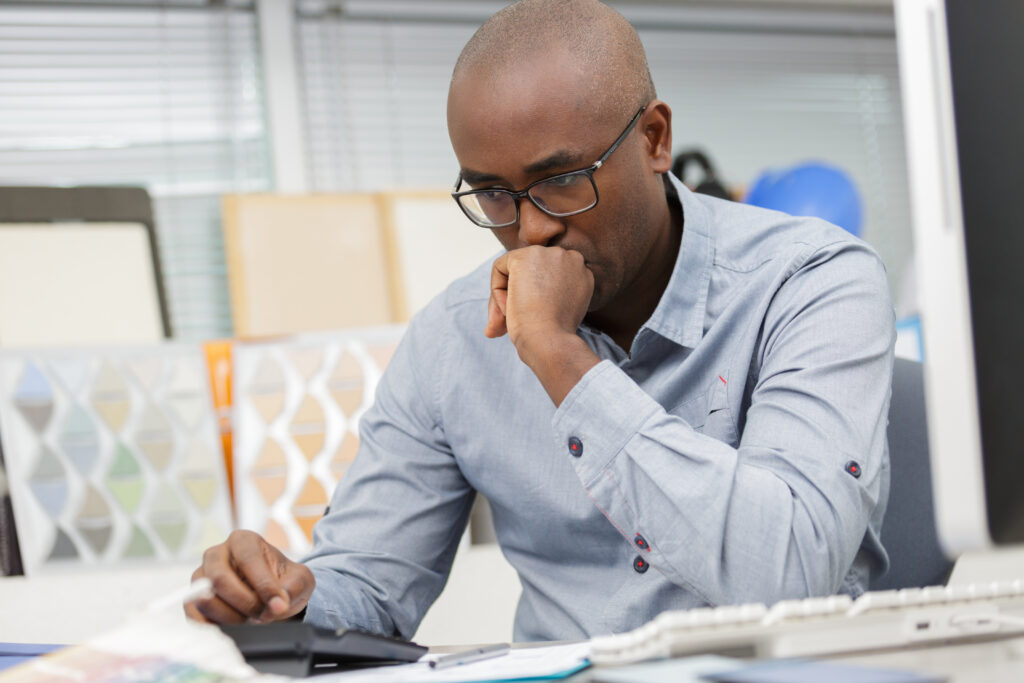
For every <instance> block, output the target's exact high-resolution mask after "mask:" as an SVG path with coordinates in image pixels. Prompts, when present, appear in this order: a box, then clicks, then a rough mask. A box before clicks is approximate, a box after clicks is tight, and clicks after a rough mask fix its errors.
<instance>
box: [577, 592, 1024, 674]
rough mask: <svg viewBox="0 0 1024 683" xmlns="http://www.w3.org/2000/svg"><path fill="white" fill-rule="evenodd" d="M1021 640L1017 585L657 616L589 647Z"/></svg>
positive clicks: (649, 650)
mask: <svg viewBox="0 0 1024 683" xmlns="http://www.w3.org/2000/svg"><path fill="white" fill-rule="evenodd" d="M1019 634H1024V580H1017V581H1008V582H996V583H989V584H971V585H963V586H932V587H928V588H908V589H904V590H899V591H876V592H868V593H865V594H863V595H862V596H860V597H859V598H858V599H856V600H851V599H850V597H849V596H845V595H834V596H830V597H827V598H807V599H804V600H784V601H782V602H778V603H776V604H774V605H772V606H771V607H766V606H765V605H762V604H749V605H738V606H726V607H713V608H712V607H708V608H700V609H693V610H686V611H674V612H664V613H662V614H659V615H658V616H657V617H655V618H654V619H653V620H652V621H650V622H648V623H647V624H645V625H644V626H641V627H640V628H638V629H636V630H634V631H629V632H627V633H621V634H617V635H613V636H604V637H599V638H594V639H593V640H592V641H591V644H592V652H591V661H592V662H593V663H594V664H598V665H600V664H629V663H633V662H640V661H644V660H648V659H662V658H666V657H680V656H686V655H693V654H708V653H714V654H722V655H732V656H740V657H757V658H777V657H810V656H823V655H831V654H842V653H851V652H859V651H868V650H887V649H893V648H902V647H908V646H912V645H923V644H926V643H929V642H951V641H956V640H962V639H972V638H979V637H992V636H993V635H1019Z"/></svg>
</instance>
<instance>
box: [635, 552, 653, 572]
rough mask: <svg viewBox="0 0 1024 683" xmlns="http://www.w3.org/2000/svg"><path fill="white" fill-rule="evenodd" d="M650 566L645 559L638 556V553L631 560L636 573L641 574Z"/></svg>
mask: <svg viewBox="0 0 1024 683" xmlns="http://www.w3.org/2000/svg"><path fill="white" fill-rule="evenodd" d="M650 568H651V565H650V564H648V563H647V561H646V560H644V558H642V557H640V556H639V555H637V556H636V559H635V560H633V569H635V570H636V573H637V574H643V573H644V572H645V571H647V570H648V569H650Z"/></svg>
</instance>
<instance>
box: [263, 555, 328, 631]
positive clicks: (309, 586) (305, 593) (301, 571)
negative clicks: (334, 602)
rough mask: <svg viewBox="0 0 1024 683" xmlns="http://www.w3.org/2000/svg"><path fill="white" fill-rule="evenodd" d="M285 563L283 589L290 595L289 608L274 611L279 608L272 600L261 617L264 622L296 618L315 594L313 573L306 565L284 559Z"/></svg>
mask: <svg viewBox="0 0 1024 683" xmlns="http://www.w3.org/2000/svg"><path fill="white" fill-rule="evenodd" d="M284 562H285V565H284V567H283V571H282V573H281V587H282V588H283V589H284V590H285V592H286V593H287V594H288V597H289V599H288V606H287V607H286V608H285V609H283V611H274V610H276V609H279V607H278V606H277V605H276V604H275V601H273V600H272V601H271V602H270V603H269V604H268V605H267V609H266V610H265V611H264V614H262V615H260V619H261V620H263V621H271V620H274V619H287V618H289V617H293V616H295V615H296V614H298V613H299V612H301V611H302V610H303V609H305V607H306V605H307V604H308V603H309V596H310V595H312V594H313V587H314V586H315V585H316V581H315V580H314V578H313V572H311V571H310V570H309V568H308V567H307V566H306V565H304V564H299V563H298V562H290V561H288V560H287V559H284Z"/></svg>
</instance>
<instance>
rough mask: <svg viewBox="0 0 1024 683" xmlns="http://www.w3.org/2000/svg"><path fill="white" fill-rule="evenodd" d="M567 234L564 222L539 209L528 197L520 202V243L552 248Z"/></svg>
mask: <svg viewBox="0 0 1024 683" xmlns="http://www.w3.org/2000/svg"><path fill="white" fill-rule="evenodd" d="M563 232H565V225H564V224H563V222H562V221H561V220H560V219H558V218H555V217H554V216H549V215H547V214H546V213H544V212H543V211H541V210H540V209H538V208H537V207H536V206H535V205H534V204H533V202H531V201H530V200H529V198H527V197H523V198H522V199H521V200H520V202H519V241H520V242H521V243H522V244H523V245H525V246H533V245H539V246H542V247H546V246H550V245H551V244H552V242H553V240H554V239H555V238H556V237H557V236H558V235H561V234H562V233H563Z"/></svg>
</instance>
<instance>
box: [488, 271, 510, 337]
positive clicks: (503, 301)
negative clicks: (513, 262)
mask: <svg viewBox="0 0 1024 683" xmlns="http://www.w3.org/2000/svg"><path fill="white" fill-rule="evenodd" d="M509 258H510V254H508V253H506V254H502V255H501V256H499V257H498V258H497V259H496V260H495V261H494V265H493V266H492V267H491V297H490V299H489V300H488V302H487V325H486V327H485V328H484V334H485V335H486V336H488V337H491V338H495V337H500V336H502V335H504V334H505V333H506V332H508V328H507V327H506V322H505V311H506V307H507V304H508V269H509Z"/></svg>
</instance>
